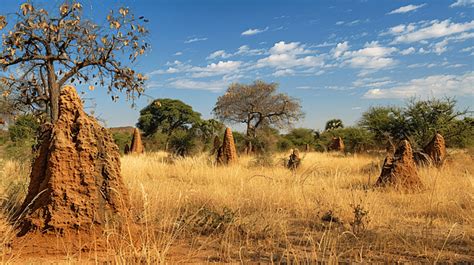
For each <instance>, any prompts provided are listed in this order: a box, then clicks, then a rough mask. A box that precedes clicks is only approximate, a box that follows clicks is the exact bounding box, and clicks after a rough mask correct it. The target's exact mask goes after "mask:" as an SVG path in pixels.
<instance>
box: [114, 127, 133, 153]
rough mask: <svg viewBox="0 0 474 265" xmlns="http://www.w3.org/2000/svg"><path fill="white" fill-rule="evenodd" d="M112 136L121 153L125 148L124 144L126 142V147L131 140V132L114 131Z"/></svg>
mask: <svg viewBox="0 0 474 265" xmlns="http://www.w3.org/2000/svg"><path fill="white" fill-rule="evenodd" d="M112 137H113V138H114V141H115V143H116V144H117V146H118V147H119V150H120V153H122V154H123V152H124V150H125V145H127V144H128V147H130V144H131V142H132V134H130V133H126V132H115V133H112Z"/></svg>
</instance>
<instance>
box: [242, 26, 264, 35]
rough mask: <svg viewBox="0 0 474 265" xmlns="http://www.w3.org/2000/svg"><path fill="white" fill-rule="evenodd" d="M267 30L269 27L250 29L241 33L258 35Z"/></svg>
mask: <svg viewBox="0 0 474 265" xmlns="http://www.w3.org/2000/svg"><path fill="white" fill-rule="evenodd" d="M267 30H268V27H266V28H264V29H248V30H246V31H244V32H242V33H241V35H242V36H251V35H256V34H259V33H262V32H265V31H267Z"/></svg>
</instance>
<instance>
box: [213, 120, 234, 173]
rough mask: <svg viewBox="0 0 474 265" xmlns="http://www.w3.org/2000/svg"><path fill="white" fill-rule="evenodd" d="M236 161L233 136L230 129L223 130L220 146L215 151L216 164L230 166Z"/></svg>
mask: <svg viewBox="0 0 474 265" xmlns="http://www.w3.org/2000/svg"><path fill="white" fill-rule="evenodd" d="M236 161H237V151H236V149H235V143H234V136H233V135H232V130H231V129H230V128H226V129H225V133H224V140H223V141H222V146H221V147H219V150H217V163H218V164H232V163H234V162H236Z"/></svg>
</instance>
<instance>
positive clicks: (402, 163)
mask: <svg viewBox="0 0 474 265" xmlns="http://www.w3.org/2000/svg"><path fill="white" fill-rule="evenodd" d="M375 185H376V186H394V187H396V188H400V189H407V190H412V189H421V188H422V187H423V184H422V182H421V180H420V177H419V176H418V171H417V170H416V165H415V161H414V160H413V151H412V148H411V145H410V143H409V142H408V141H407V140H403V141H401V142H400V144H399V146H398V147H397V149H396V151H395V153H394V154H393V155H392V154H388V155H387V157H386V158H385V161H384V164H383V167H382V172H381V174H380V176H379V178H378V179H377V182H376V184H375Z"/></svg>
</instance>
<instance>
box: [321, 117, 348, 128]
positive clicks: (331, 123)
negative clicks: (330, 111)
mask: <svg viewBox="0 0 474 265" xmlns="http://www.w3.org/2000/svg"><path fill="white" fill-rule="evenodd" d="M339 128H344V124H343V123H342V120H341V119H331V120H328V121H327V122H326V127H325V128H324V130H325V131H330V130H335V129H339Z"/></svg>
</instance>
